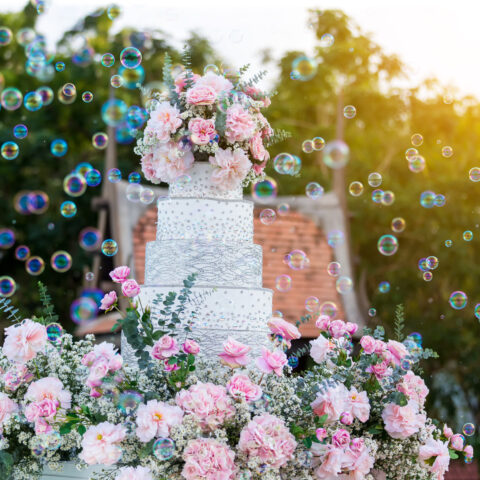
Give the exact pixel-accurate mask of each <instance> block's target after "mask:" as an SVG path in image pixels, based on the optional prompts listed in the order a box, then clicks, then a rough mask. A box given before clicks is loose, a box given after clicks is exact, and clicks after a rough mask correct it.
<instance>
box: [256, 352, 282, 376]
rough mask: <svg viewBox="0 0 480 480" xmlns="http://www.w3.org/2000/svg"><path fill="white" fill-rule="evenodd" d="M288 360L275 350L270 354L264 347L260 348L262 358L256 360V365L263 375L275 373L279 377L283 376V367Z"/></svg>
mask: <svg viewBox="0 0 480 480" xmlns="http://www.w3.org/2000/svg"><path fill="white" fill-rule="evenodd" d="M287 361H288V359H287V356H286V355H285V353H284V352H282V351H281V350H275V351H273V352H271V351H270V350H267V349H266V348H265V347H263V348H262V356H261V357H259V358H257V360H256V364H257V367H258V368H259V370H260V371H262V372H263V373H271V372H275V373H276V374H277V375H278V376H279V377H281V376H282V375H283V367H284V366H285V365H286V363H287Z"/></svg>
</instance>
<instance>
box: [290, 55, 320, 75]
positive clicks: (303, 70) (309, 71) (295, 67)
mask: <svg viewBox="0 0 480 480" xmlns="http://www.w3.org/2000/svg"><path fill="white" fill-rule="evenodd" d="M292 72H294V76H295V80H300V81H302V82H306V81H307V80H310V79H312V78H313V77H314V76H315V74H316V73H317V61H316V60H315V59H314V58H310V57H307V56H305V55H301V56H299V57H297V58H296V59H295V60H294V61H293V62H292Z"/></svg>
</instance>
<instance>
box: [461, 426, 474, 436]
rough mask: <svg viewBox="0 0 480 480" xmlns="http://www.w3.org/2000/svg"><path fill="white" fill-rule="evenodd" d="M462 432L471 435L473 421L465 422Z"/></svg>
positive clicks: (472, 433) (472, 432)
mask: <svg viewBox="0 0 480 480" xmlns="http://www.w3.org/2000/svg"><path fill="white" fill-rule="evenodd" d="M462 432H463V434H464V435H466V436H467V437H471V436H472V435H474V433H475V425H474V424H473V423H466V424H465V425H464V426H463V428H462Z"/></svg>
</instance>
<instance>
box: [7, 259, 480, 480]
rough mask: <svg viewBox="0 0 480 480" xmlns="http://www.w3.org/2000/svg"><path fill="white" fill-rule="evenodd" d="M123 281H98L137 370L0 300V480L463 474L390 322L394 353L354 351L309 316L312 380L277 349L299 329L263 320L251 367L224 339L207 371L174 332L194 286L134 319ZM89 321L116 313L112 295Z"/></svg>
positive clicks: (459, 438)
mask: <svg viewBox="0 0 480 480" xmlns="http://www.w3.org/2000/svg"><path fill="white" fill-rule="evenodd" d="M129 274H130V271H129V269H128V267H119V268H117V269H115V270H114V271H113V272H111V277H112V279H113V280H114V281H115V282H117V283H118V284H119V290H120V291H121V292H122V295H123V296H124V297H125V298H126V300H127V301H128V305H129V306H128V308H127V310H126V313H125V315H124V316H123V317H122V319H121V320H120V321H119V322H120V324H121V326H122V328H123V331H124V332H125V334H126V336H127V340H128V341H129V343H130V345H131V347H132V348H133V349H134V351H135V355H136V357H137V359H138V363H139V364H140V365H141V366H142V368H138V367H137V366H136V365H128V364H126V362H125V361H124V359H123V357H122V355H121V354H120V353H119V352H118V351H117V349H116V348H115V346H114V345H112V344H109V343H106V342H103V343H100V344H95V343H94V338H93V336H88V337H87V338H86V339H85V340H80V341H74V340H73V338H72V336H71V335H69V334H67V333H64V332H63V330H62V328H61V326H60V325H59V324H58V323H57V322H58V316H57V315H55V313H54V310H53V306H52V305H51V302H50V298H49V296H48V294H47V292H46V290H45V288H44V287H43V286H41V285H40V291H41V299H42V303H43V305H44V308H43V315H42V316H41V317H32V318H31V319H21V318H20V317H19V312H18V311H16V310H14V309H13V307H12V305H11V304H10V301H9V300H8V299H2V300H1V301H0V311H4V312H6V313H7V314H8V316H9V317H10V318H11V320H12V321H13V324H12V325H11V326H10V327H8V328H7V329H6V330H5V341H4V344H3V348H1V349H0V369H1V370H0V371H1V374H0V430H1V438H0V475H1V478H3V479H14V480H25V479H34V478H38V476H39V475H41V472H42V470H43V468H44V466H45V465H47V466H49V467H50V468H51V469H54V470H61V468H62V463H61V462H62V461H64V460H71V461H75V462H77V463H78V467H79V468H82V466H87V465H102V466H104V467H105V468H104V469H103V470H102V471H101V472H99V473H94V474H93V475H92V476H91V478H93V479H98V480H100V479H107V480H154V479H155V480H167V479H168V480H260V479H262V480H282V479H288V480H314V479H318V480H333V479H343V480H347V479H348V480H362V479H366V480H372V479H374V478H375V479H378V478H387V479H396V480H402V479H403V480H434V479H442V478H443V476H444V473H445V471H447V470H448V466H449V462H450V459H451V458H458V456H460V455H461V456H463V457H464V458H465V460H466V461H467V462H471V460H472V458H473V449H472V447H471V446H469V445H466V441H465V437H464V436H463V435H461V434H453V432H452V430H451V429H450V428H448V427H447V426H444V427H443V428H442V429H440V428H438V427H437V426H436V424H435V423H434V422H433V421H432V420H431V419H430V418H428V416H427V413H426V411H425V406H424V404H425V399H426V397H427V395H428V388H427V387H426V385H425V383H424V381H423V379H422V378H421V377H420V376H419V362H420V361H421V360H422V359H424V358H428V357H429V356H432V355H434V353H433V352H432V351H431V350H429V349H424V348H423V347H422V345H421V337H420V336H419V334H412V335H410V336H406V337H405V336H404V335H403V333H402V328H401V327H402V324H403V312H402V310H401V309H400V310H399V314H398V317H399V318H398V319H397V329H396V334H397V340H387V339H386V338H385V335H384V331H383V329H382V328H381V327H377V328H376V329H375V331H370V330H368V329H367V330H366V331H365V332H364V335H363V336H362V337H361V338H360V341H359V346H358V352H356V350H357V349H354V348H353V343H352V336H353V335H355V334H356V331H357V325H355V324H353V323H350V322H344V321H342V320H333V319H331V318H329V317H327V316H319V315H316V325H317V327H318V333H319V336H318V338H317V339H316V340H313V341H312V342H311V343H310V345H309V346H308V348H307V349H306V350H305V352H304V353H305V354H306V355H308V357H309V358H310V359H311V360H312V361H313V362H314V366H313V367H312V368H310V369H309V370H307V371H305V372H303V373H297V372H296V369H297V367H298V358H297V357H295V356H292V355H290V357H289V356H288V350H289V347H290V346H291V341H292V340H294V339H297V338H299V337H300V333H299V330H298V328H297V327H298V326H299V324H298V325H293V324H291V323H289V322H287V321H285V320H284V319H283V318H281V317H272V318H271V320H270V321H269V327H270V330H271V346H270V348H268V349H267V348H264V349H263V351H262V353H261V355H260V356H259V357H257V358H250V355H249V354H250V350H251V348H250V346H249V345H245V344H242V343H240V342H238V341H237V340H235V339H234V338H226V339H225V342H224V344H223V347H222V346H219V351H220V353H219V355H218V356H215V357H206V356H205V355H201V351H202V345H201V342H197V340H196V339H195V336H194V333H195V332H194V331H193V332H192V330H191V326H190V325H188V324H187V325H183V324H182V322H181V321H180V315H181V313H182V311H184V309H185V307H186V302H188V301H189V300H188V299H189V296H190V293H191V287H192V285H193V282H194V281H195V278H194V277H190V278H189V279H187V280H185V282H184V289H183V290H182V291H181V292H179V293H169V294H167V295H165V296H159V297H158V298H157V301H156V304H155V305H152V308H153V311H156V312H157V313H155V314H152V311H151V310H150V309H149V308H144V309H139V308H137V304H136V300H134V297H136V296H137V295H138V293H139V290H140V287H139V286H138V284H137V283H136V282H135V280H133V279H129V278H128V277H129ZM101 308H102V309H104V310H105V311H109V310H111V309H118V297H117V293H116V292H114V291H112V292H110V293H108V294H107V295H105V297H104V299H103V300H102V305H101ZM299 323H300V322H299ZM138 325H140V327H141V328H140V329H139V328H138Z"/></svg>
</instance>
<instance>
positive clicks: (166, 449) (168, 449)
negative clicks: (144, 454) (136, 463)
mask: <svg viewBox="0 0 480 480" xmlns="http://www.w3.org/2000/svg"><path fill="white" fill-rule="evenodd" d="M152 448H153V455H154V456H155V457H156V458H157V459H158V460H160V461H162V462H165V461H167V460H170V459H171V458H172V457H173V454H174V453H175V442H174V441H173V440H172V439H171V438H158V439H157V440H155V443H154V444H153V447H152Z"/></svg>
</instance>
